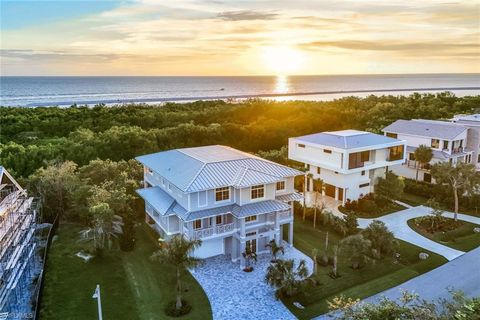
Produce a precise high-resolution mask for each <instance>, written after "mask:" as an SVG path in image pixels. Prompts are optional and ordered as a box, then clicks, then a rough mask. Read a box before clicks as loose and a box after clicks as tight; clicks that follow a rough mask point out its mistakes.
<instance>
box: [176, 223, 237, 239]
mask: <svg viewBox="0 0 480 320" xmlns="http://www.w3.org/2000/svg"><path fill="white" fill-rule="evenodd" d="M234 230H235V224H234V223H226V224H219V225H216V226H214V227H209V228H202V229H193V230H192V229H190V228H188V227H186V226H185V227H184V228H183V232H184V233H185V235H186V236H188V237H189V238H190V239H202V238H207V237H211V236H213V235H215V234H222V233H227V232H231V231H234Z"/></svg>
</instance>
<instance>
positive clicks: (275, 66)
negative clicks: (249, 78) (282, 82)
mask: <svg viewBox="0 0 480 320" xmlns="http://www.w3.org/2000/svg"><path fill="white" fill-rule="evenodd" d="M262 58H263V63H264V65H265V67H266V69H268V70H269V71H270V72H272V73H274V74H277V75H288V74H292V73H296V72H298V71H299V70H300V67H301V66H302V64H303V60H304V57H303V54H302V52H301V51H299V50H297V49H294V48H291V47H265V48H263V49H262Z"/></svg>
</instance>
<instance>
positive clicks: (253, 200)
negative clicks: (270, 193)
mask: <svg viewBox="0 0 480 320" xmlns="http://www.w3.org/2000/svg"><path fill="white" fill-rule="evenodd" d="M256 186H263V197H259V198H252V188H253V187H256ZM265 198H266V188H265V184H256V185H254V186H250V202H255V201H261V200H264V199H265Z"/></svg>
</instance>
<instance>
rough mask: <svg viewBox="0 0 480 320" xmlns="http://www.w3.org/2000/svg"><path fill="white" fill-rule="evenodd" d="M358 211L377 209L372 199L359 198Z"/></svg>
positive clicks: (369, 211) (365, 211) (374, 210)
mask: <svg viewBox="0 0 480 320" xmlns="http://www.w3.org/2000/svg"><path fill="white" fill-rule="evenodd" d="M358 211H360V212H363V213H375V212H377V211H378V206H377V204H376V203H375V201H373V200H370V199H361V200H359V201H358Z"/></svg>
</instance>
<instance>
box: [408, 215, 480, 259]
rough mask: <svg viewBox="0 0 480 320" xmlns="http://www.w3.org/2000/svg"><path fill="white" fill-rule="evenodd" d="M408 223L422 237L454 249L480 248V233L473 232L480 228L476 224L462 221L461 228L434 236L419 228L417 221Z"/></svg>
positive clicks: (436, 233)
mask: <svg viewBox="0 0 480 320" xmlns="http://www.w3.org/2000/svg"><path fill="white" fill-rule="evenodd" d="M447 219H448V218H447ZM407 223H408V226H409V227H410V228H412V229H413V230H415V231H416V232H418V233H419V234H421V235H422V236H424V237H426V238H429V239H431V240H433V241H435V242H438V243H440V244H443V245H444V246H448V247H450V248H453V249H457V250H460V251H470V250H473V249H475V248H477V247H478V246H480V233H475V232H473V228H475V227H480V226H479V225H477V224H474V223H470V222H466V221H462V223H463V224H462V225H461V226H460V227H458V228H456V229H455V230H451V231H448V232H446V233H445V234H444V233H443V232H442V231H438V232H435V233H433V234H432V233H429V232H426V231H425V230H423V229H421V228H419V227H418V226H417V224H416V223H415V219H410V220H408V221H407Z"/></svg>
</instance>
